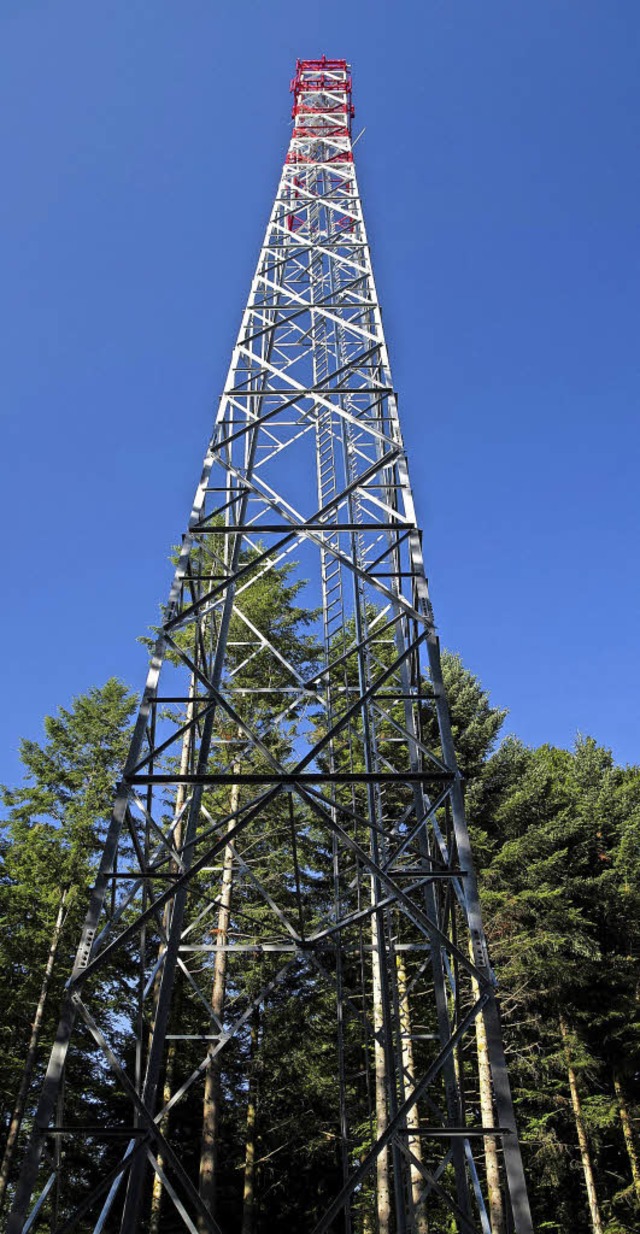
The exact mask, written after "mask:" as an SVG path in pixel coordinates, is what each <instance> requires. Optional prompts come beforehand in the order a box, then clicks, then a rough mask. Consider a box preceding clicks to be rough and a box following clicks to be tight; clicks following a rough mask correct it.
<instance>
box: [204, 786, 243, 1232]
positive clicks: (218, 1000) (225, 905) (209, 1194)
mask: <svg viewBox="0 0 640 1234" xmlns="http://www.w3.org/2000/svg"><path fill="white" fill-rule="evenodd" d="M238 770H239V769H238V767H237V766H236V765H235V764H234V772H235V773H237V772H238ZM239 797H240V790H239V786H238V785H237V784H234V785H233V787H232V789H231V802H230V810H229V812H230V814H231V815H233V814H235V812H236V810H237V809H238V801H239ZM234 826H235V820H234V819H233V818H231V819H230V820H229V826H228V829H229V830H231V829H232V828H233V827H234ZM232 891H233V853H232V850H231V847H230V846H228V847H227V848H225V850H224V859H223V863H222V885H221V888H220V901H219V906H218V925H217V929H216V943H217V944H218V950H217V951H216V953H215V960H214V965H213V985H212V990H211V1010H212V1011H213V1013H214V1015H216V1016H217V1017H218V1019H221V1018H222V1014H223V1011H224V995H225V985H226V980H227V962H228V953H227V951H226V944H227V942H228V938H229V921H230V919H231V893H232ZM219 1122H220V1059H219V1056H218V1055H216V1056H215V1057H214V1058H211V1059H210V1060H209V1066H208V1068H207V1071H206V1073H205V1083H204V1101H203V1114H202V1140H201V1149H200V1185H199V1190H200V1198H201V1200H202V1202H203V1204H205V1206H206V1208H207V1209H208V1211H209V1212H210V1213H211V1214H212V1215H213V1212H214V1207H215V1192H216V1173H217V1158H218V1127H219ZM198 1224H199V1228H200V1229H201V1231H202V1234H206V1230H205V1226H204V1223H203V1222H202V1221H199V1223H198Z"/></svg>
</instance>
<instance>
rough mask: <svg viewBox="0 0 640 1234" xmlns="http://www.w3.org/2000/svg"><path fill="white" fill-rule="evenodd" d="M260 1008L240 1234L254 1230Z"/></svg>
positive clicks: (254, 1021) (254, 1023)
mask: <svg viewBox="0 0 640 1234" xmlns="http://www.w3.org/2000/svg"><path fill="white" fill-rule="evenodd" d="M259 1035H260V1008H259V1007H254V1009H253V1015H252V1017H251V1052H250V1055H249V1095H248V1099H247V1128H246V1140H245V1150H244V1189H243V1194H242V1234H255V1228H256V1112H257V1105H258V1060H257V1053H258V1038H259Z"/></svg>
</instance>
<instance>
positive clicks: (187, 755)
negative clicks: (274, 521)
mask: <svg viewBox="0 0 640 1234" xmlns="http://www.w3.org/2000/svg"><path fill="white" fill-rule="evenodd" d="M195 685H196V683H195V678H194V677H193V675H192V676H191V682H190V685H189V702H188V704H187V713H186V722H187V724H190V723H191V721H192V720H193V714H194V708H193V697H194V695H195ZM192 736H193V729H191V728H189V729H187V731H186V733H185V734H184V737H183V738H182V749H181V751H180V775H181V776H184V775H186V774H187V773H188V771H189V764H190V761H191V749H192ZM187 791H188V789H187V785H186V784H179V785H178V788H177V790H176V804H175V813H176V816H177V815H180V818H179V819H178V822H177V823H176V826H175V830H174V833H173V843H174V846H175V848H176V849H179V848H180V845H181V844H182V832H183V826H182V819H183V815H181V814H180V811H181V810H183V809H184V805H185V802H186V800H187ZM178 869H179V867H178V865H177V862H175V861H172V862H171V871H172V873H177V872H178ZM162 921H163V925H164V928H165V930H168V929H169V924H170V921H171V908H170V905H169V904H166V905H165V909H164V913H163V914H162ZM165 950H166V948H165V945H164V943H161V944H160V948H159V954H162V953H163V952H164V951H165ZM161 972H162V969H161V968H159V969H158V972H157V975H156V979H155V990H154V1003H156V1004H157V999H158V993H159V990H160V977H161ZM179 1004H180V999H179V997H178V998H177V999H176V1011H177V1014H175V1013H174V1017H173V1018H174V1019H175V1020H178V1019H179V1011H178V1008H179ZM151 1035H152V1036H153V1030H152V1034H151ZM149 1044H151V1042H150V1043H149ZM175 1064H176V1042H175V1041H171V1042H170V1043H169V1049H168V1050H167V1065H166V1070H165V1079H164V1087H163V1090H162V1104H163V1105H166V1104H167V1102H168V1101H170V1100H171V1096H172V1091H173V1076H174V1072H175ZM169 1117H170V1116H169V1114H167V1115H165V1117H164V1118H163V1119H162V1120H161V1122H160V1130H161V1132H162V1134H163V1135H164V1136H165V1137H166V1135H167V1132H168V1130H169ZM158 1165H159V1166H160V1169H164V1165H165V1161H164V1156H163V1155H162V1153H159V1154H158ZM161 1208H162V1180H161V1178H160V1175H159V1174H155V1173H154V1175H153V1186H152V1191H151V1213H150V1216H149V1234H158V1232H159V1230H160V1210H161Z"/></svg>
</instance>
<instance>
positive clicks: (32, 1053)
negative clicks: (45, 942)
mask: <svg viewBox="0 0 640 1234" xmlns="http://www.w3.org/2000/svg"><path fill="white" fill-rule="evenodd" d="M68 896H69V889H68V888H67V887H65V888H64V890H63V891H62V892H61V893H60V903H59V905H58V915H57V917H56V922H55V925H54V927H53V934H52V935H51V943H50V945H49V955H48V956H47V963H46V967H45V970H44V977H43V978H42V986H41V987H40V998H39V999H38V1005H37V1007H36V1014H35V1016H34V1018H33V1023H32V1025H31V1036H30V1038H29V1048H28V1050H27V1057H26V1061H25V1065H24V1071H23V1073H22V1081H21V1083H20V1088H19V1091H18V1096H17V1097H16V1104H15V1106H14V1109H13V1113H12V1115H11V1122H10V1123H9V1134H8V1136H7V1143H6V1146H5V1150H4V1157H3V1158H2V1166H0V1209H1V1208H2V1205H3V1204H4V1199H5V1195H6V1191H7V1180H8V1178H9V1171H10V1170H11V1166H12V1163H13V1158H14V1156H15V1151H16V1144H17V1142H18V1136H19V1135H20V1128H21V1126H22V1120H23V1118H24V1111H25V1106H26V1104H27V1097H28V1095H29V1088H30V1086H31V1080H32V1078H33V1069H34V1067H35V1063H36V1057H37V1053H38V1044H39V1041H40V1032H41V1029H42V1021H43V1019H44V1010H45V1005H46V1001H47V994H48V993H49V986H50V985H51V976H52V973H53V966H54V964H55V960H56V955H57V952H58V944H59V942H60V935H61V933H62V927H63V925H64V919H65V915H66V914H65V905H66V902H67V899H68Z"/></svg>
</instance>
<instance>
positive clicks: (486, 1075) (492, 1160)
mask: <svg viewBox="0 0 640 1234" xmlns="http://www.w3.org/2000/svg"><path fill="white" fill-rule="evenodd" d="M469 957H470V959H471V960H472V961H474V959H475V957H474V954H473V945H472V943H471V940H469ZM471 989H472V993H473V997H474V999H476V1000H477V999H478V998H479V997H480V988H479V986H478V983H477V981H476V980H475V979H474V978H473V977H472V978H471ZM476 1052H477V1056H478V1087H479V1091H480V1124H481V1126H482V1127H494V1126H495V1113H494V1107H493V1085H492V1082H491V1063H490V1062H489V1050H488V1047H487V1032H486V1029H485V1025H484V1016H483V1015H482V1012H481V1013H480V1015H477V1016H476ZM484 1164H485V1170H486V1172H487V1199H488V1201H489V1220H490V1222H491V1234H506V1228H507V1227H506V1223H505V1215H504V1204H503V1201H502V1190H501V1187H500V1165H499V1162H498V1142H497V1140H496V1138H495V1136H492V1135H488V1136H485V1137H484Z"/></svg>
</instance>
